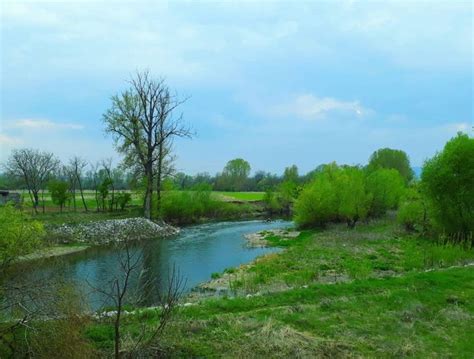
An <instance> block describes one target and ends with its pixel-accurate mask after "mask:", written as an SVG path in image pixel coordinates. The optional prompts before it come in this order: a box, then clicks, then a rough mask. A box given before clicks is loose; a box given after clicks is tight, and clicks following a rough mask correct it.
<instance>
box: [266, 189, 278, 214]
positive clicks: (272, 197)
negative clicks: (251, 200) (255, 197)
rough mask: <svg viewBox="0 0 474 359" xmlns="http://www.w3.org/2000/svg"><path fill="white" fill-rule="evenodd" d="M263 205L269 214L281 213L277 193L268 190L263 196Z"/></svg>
mask: <svg viewBox="0 0 474 359" xmlns="http://www.w3.org/2000/svg"><path fill="white" fill-rule="evenodd" d="M263 203H264V207H265V211H267V212H268V213H269V214H274V213H279V212H281V209H282V208H281V205H280V202H279V201H278V198H277V194H276V193H275V191H272V190H271V189H268V190H267V191H266V192H265V195H264V196H263Z"/></svg>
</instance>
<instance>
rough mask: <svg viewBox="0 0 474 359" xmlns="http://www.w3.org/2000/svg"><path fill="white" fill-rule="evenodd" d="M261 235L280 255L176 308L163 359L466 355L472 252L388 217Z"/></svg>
mask: <svg viewBox="0 0 474 359" xmlns="http://www.w3.org/2000/svg"><path fill="white" fill-rule="evenodd" d="M270 239H271V241H272V244H274V245H277V244H279V245H283V246H285V247H286V249H285V250H284V251H282V252H280V253H278V254H271V255H267V256H264V257H261V258H259V259H257V260H256V261H254V262H253V263H251V264H249V265H245V266H240V267H239V268H237V269H229V270H227V271H226V272H225V273H222V274H221V278H224V279H223V280H224V281H225V279H226V278H227V279H228V278H232V280H231V281H230V282H231V283H232V288H233V289H234V290H235V293H236V294H237V296H224V297H215V296H214V297H212V298H204V297H201V298H200V299H198V300H197V301H196V303H198V305H193V306H188V307H182V308H180V309H179V311H178V313H177V314H176V317H175V320H174V322H173V323H172V324H171V325H170V327H169V328H168V329H167V331H166V332H165V337H164V338H163V339H162V341H161V348H162V350H164V351H165V352H167V353H169V355H170V356H172V357H180V356H184V357H189V356H195V357H209V356H219V355H221V354H222V353H226V355H228V356H229V357H255V356H258V357H282V358H283V357H295V356H296V357H347V356H361V357H371V356H379V357H393V356H412V357H449V356H451V357H469V356H472V355H469V354H473V353H474V345H473V344H472V341H471V338H470V330H469V328H472V325H473V324H474V302H473V300H472V298H474V277H473V276H472V266H469V264H470V263H472V262H473V261H474V252H473V251H472V250H465V249H462V248H460V247H457V246H439V245H437V244H435V243H433V242H431V241H429V240H428V239H424V238H419V237H416V236H413V235H408V234H406V233H404V232H402V231H400V229H399V228H398V227H397V226H396V225H395V224H394V223H393V222H392V221H390V220H382V221H376V222H373V223H371V224H369V225H361V226H359V227H357V228H356V229H355V230H352V231H351V230H347V229H346V228H345V227H343V226H338V225H335V226H332V227H330V228H328V229H327V230H324V231H303V232H302V233H300V234H299V235H298V236H297V237H295V238H294V239H293V240H288V239H286V240H284V239H283V238H278V237H277V236H270ZM453 266H458V267H457V268H456V267H453ZM215 280H216V281H217V282H218V281H219V280H220V278H215ZM138 325H139V323H138V321H137V320H136V319H135V318H134V316H130V317H128V318H127V323H126V324H125V326H124V327H125V330H126V331H127V332H128V333H132V332H133V331H134V330H136V328H137V326H138ZM104 328H105V327H104V324H100V325H94V326H92V327H90V329H89V330H88V332H87V338H88V339H89V340H91V341H92V343H95V344H94V345H97V346H98V347H106V346H107V345H108V344H107V343H111V337H107V336H106V337H104V336H103V334H104V332H103V330H104ZM99 333H101V335H102V336H101V335H98V334H99Z"/></svg>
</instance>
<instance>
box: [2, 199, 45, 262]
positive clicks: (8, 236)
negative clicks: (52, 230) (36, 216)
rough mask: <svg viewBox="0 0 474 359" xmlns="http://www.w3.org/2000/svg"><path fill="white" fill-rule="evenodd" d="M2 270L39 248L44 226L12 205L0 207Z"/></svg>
mask: <svg viewBox="0 0 474 359" xmlns="http://www.w3.org/2000/svg"><path fill="white" fill-rule="evenodd" d="M0 233H1V235H0V269H4V268H5V267H6V266H7V265H8V264H9V263H10V262H11V261H13V260H15V259H17V258H18V257H20V256H23V255H26V254H28V253H30V252H31V251H32V250H33V249H35V248H36V247H38V245H39V243H40V238H41V237H42V236H43V234H44V229H43V225H42V224H41V223H40V222H37V221H32V220H30V219H29V217H28V216H27V215H26V214H25V213H23V212H22V211H21V210H18V209H16V208H14V207H13V206H11V205H6V206H4V207H0Z"/></svg>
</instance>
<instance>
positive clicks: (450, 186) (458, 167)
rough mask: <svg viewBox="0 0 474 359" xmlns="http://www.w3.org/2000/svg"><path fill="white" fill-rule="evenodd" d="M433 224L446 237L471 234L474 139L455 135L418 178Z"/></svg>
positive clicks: (473, 192) (473, 188) (473, 211)
mask: <svg viewBox="0 0 474 359" xmlns="http://www.w3.org/2000/svg"><path fill="white" fill-rule="evenodd" d="M421 180H422V186H423V191H424V193H425V194H426V196H427V199H428V201H429V204H430V208H431V212H432V216H433V219H434V221H435V224H436V225H437V226H438V227H439V228H440V229H441V230H442V231H444V232H445V233H447V234H449V235H461V236H463V237H467V236H469V235H472V232H473V231H474V139H473V138H471V137H469V136H468V135H467V134H462V133H458V135H457V136H456V137H454V138H452V139H451V140H450V141H448V142H447V143H446V145H445V146H444V149H443V150H442V151H441V152H439V153H438V154H436V155H435V156H434V157H433V158H431V159H429V160H427V161H426V162H425V164H424V166H423V171H422V174H421Z"/></svg>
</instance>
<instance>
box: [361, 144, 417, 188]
mask: <svg viewBox="0 0 474 359" xmlns="http://www.w3.org/2000/svg"><path fill="white" fill-rule="evenodd" d="M380 168H393V169H395V170H397V171H398V172H399V173H400V175H401V176H402V178H403V179H404V181H405V183H408V182H410V181H411V180H412V179H413V170H412V168H411V167H410V160H409V159H408V156H407V154H406V153H405V152H403V151H401V150H394V149H391V148H381V149H379V150H377V151H375V152H374V153H373V154H372V155H371V156H370V159H369V164H368V166H367V169H368V171H369V172H372V171H375V170H377V169H380Z"/></svg>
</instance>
